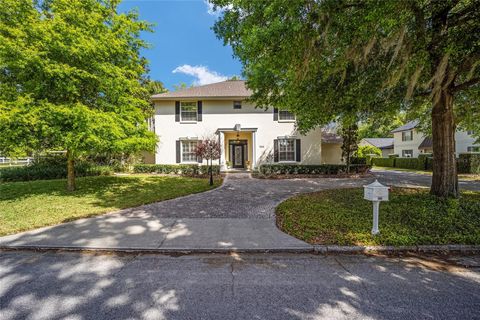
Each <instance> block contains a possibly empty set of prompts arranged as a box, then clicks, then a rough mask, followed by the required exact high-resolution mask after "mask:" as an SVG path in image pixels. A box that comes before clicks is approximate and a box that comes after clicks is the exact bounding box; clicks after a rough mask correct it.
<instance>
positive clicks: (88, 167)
mask: <svg viewBox="0 0 480 320" xmlns="http://www.w3.org/2000/svg"><path fill="white" fill-rule="evenodd" d="M111 174H113V170H112V168H110V167H108V166H95V165H92V164H89V163H79V164H76V165H75V176H76V177H86V176H101V175H111ZM66 177H67V166H66V164H61V165H58V164H56V165H52V164H45V163H42V162H40V163H35V164H32V165H29V166H24V167H12V168H4V169H2V170H0V181H30V180H51V179H65V178H66Z"/></svg>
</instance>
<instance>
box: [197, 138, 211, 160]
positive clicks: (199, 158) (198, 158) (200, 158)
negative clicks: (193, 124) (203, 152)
mask: <svg viewBox="0 0 480 320" xmlns="http://www.w3.org/2000/svg"><path fill="white" fill-rule="evenodd" d="M197 142H198V143H197V146H198V145H199V144H200V143H201V141H197ZM197 162H198V163H202V162H203V158H202V157H197ZM207 163H208V162H207Z"/></svg>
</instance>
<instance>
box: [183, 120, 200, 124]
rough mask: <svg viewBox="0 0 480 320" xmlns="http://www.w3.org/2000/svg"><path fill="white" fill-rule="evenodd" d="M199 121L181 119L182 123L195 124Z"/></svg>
mask: <svg viewBox="0 0 480 320" xmlns="http://www.w3.org/2000/svg"><path fill="white" fill-rule="evenodd" d="M197 122H198V121H180V123H184V124H195V123H197Z"/></svg>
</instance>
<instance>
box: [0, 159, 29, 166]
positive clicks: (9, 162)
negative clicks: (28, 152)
mask: <svg viewBox="0 0 480 320" xmlns="http://www.w3.org/2000/svg"><path fill="white" fill-rule="evenodd" d="M32 161H33V158H14V159H12V158H7V157H0V166H26V165H29V164H30V163H32Z"/></svg>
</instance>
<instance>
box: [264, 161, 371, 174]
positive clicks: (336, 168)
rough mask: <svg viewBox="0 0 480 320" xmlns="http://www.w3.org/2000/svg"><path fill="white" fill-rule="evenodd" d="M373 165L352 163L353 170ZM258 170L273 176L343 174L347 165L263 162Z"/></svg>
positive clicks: (364, 169)
mask: <svg viewBox="0 0 480 320" xmlns="http://www.w3.org/2000/svg"><path fill="white" fill-rule="evenodd" d="M370 168H371V167H370V166H367V165H365V164H352V165H351V166H350V170H351V172H354V173H365V172H367V171H368V170H369V169H370ZM258 171H259V172H260V173H261V174H264V175H267V176H271V175H280V174H287V175H288V174H312V175H315V174H319V175H329V174H341V173H346V172H347V166H346V165H344V164H321V165H303V164H262V165H261V166H260V167H259V169H258Z"/></svg>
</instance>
